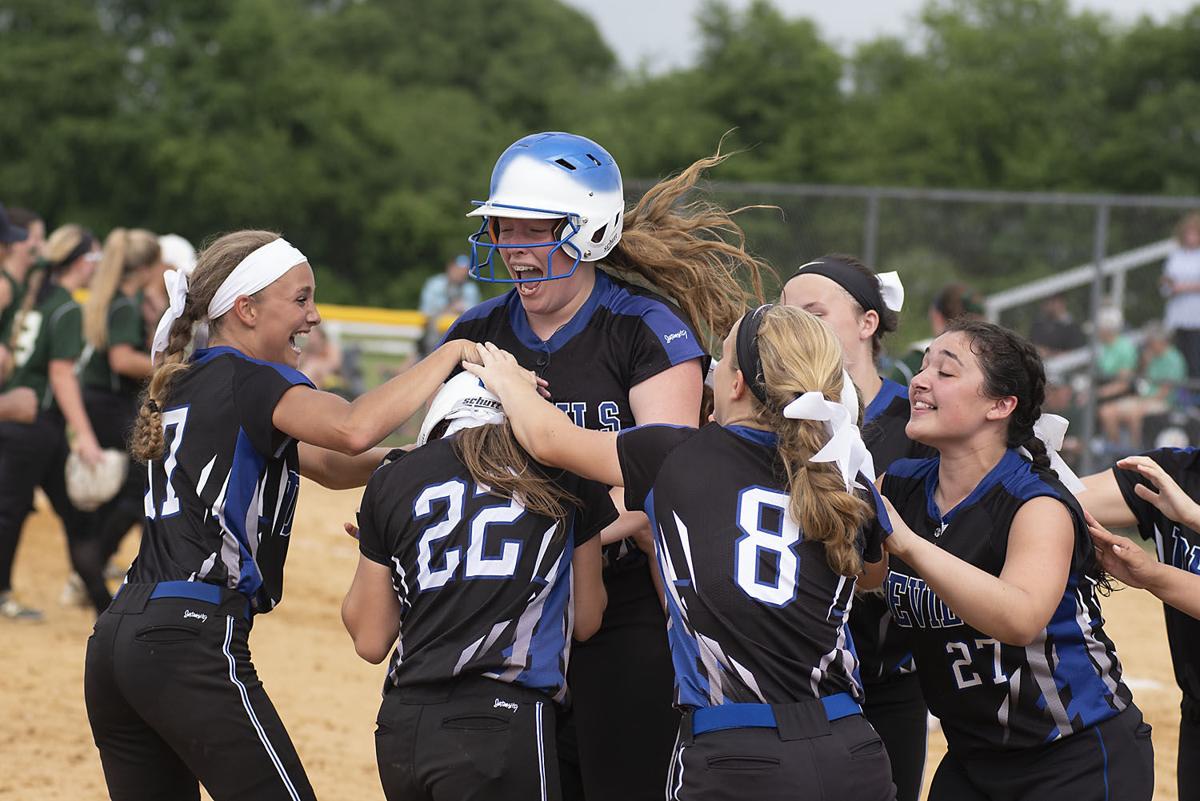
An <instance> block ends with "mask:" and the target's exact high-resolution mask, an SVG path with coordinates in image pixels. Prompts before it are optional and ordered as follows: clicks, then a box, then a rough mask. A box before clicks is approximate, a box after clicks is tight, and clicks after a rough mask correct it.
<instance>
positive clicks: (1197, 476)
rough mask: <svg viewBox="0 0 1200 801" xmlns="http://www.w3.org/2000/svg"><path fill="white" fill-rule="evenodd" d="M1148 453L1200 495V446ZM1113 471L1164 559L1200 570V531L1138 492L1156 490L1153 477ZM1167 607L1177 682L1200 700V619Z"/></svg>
mask: <svg viewBox="0 0 1200 801" xmlns="http://www.w3.org/2000/svg"><path fill="white" fill-rule="evenodd" d="M1144 455H1145V456H1148V457H1150V458H1151V459H1153V460H1154V461H1156V462H1158V464H1159V465H1161V466H1162V469H1163V470H1164V471H1166V473H1167V475H1169V476H1170V477H1171V478H1173V479H1175V481H1176V482H1177V483H1178V484H1179V486H1180V487H1181V488H1182V489H1183V491H1184V492H1186V493H1187V494H1188V497H1189V498H1200V449H1197V448H1162V449H1161V450H1156V451H1150V452H1149V453H1147V454H1144ZM1112 470H1113V476H1115V477H1116V479H1117V486H1118V487H1120V488H1121V495H1123V496H1124V498H1125V503H1126V504H1128V506H1129V508H1130V509H1131V510H1132V511H1133V515H1134V517H1135V518H1137V527H1138V533H1139V534H1141V535H1142V537H1144V538H1145V539H1148V540H1154V546H1155V549H1156V550H1157V551H1158V559H1159V561H1160V562H1163V563H1164V564H1168V565H1172V566H1173V567H1177V568H1179V569H1180V570H1186V571H1188V572H1189V573H1200V532H1198V531H1196V530H1195V529H1191V528H1188V527H1187V526H1183V525H1180V524H1179V523H1176V522H1175V521H1173V520H1171V519H1170V518H1168V517H1167V516H1166V515H1164V514H1163V513H1162V512H1160V511H1158V509H1156V508H1154V505H1153V504H1151V503H1148V502H1147V501H1144V500H1142V499H1141V498H1139V497H1138V496H1137V494H1136V493H1134V491H1133V488H1134V487H1136V486H1137V485H1138V484H1145V485H1146V486H1148V487H1150V488H1151V489H1154V485H1153V484H1151V483H1150V481H1149V480H1147V479H1145V478H1143V477H1142V476H1140V475H1139V474H1138V473H1137V472H1136V471H1134V470H1122V469H1121V468H1119V467H1114V468H1113V469H1112ZM1163 610H1164V612H1165V613H1166V618H1167V642H1168V643H1169V644H1170V646H1171V661H1172V662H1173V663H1174V665H1175V681H1176V682H1177V683H1178V684H1179V689H1181V690H1183V693H1184V695H1186V696H1188V697H1189V698H1191V699H1193V700H1200V621H1197V620H1196V619H1195V618H1193V617H1191V616H1189V615H1186V614H1184V613H1183V612H1180V611H1179V610H1178V609H1176V608H1175V607H1173V606H1168V605H1167V604H1163Z"/></svg>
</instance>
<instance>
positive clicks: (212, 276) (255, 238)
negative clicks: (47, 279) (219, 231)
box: [129, 231, 279, 462]
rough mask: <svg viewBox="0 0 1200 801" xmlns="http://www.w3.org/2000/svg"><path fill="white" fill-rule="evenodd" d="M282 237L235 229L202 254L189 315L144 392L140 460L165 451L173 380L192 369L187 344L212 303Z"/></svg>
mask: <svg viewBox="0 0 1200 801" xmlns="http://www.w3.org/2000/svg"><path fill="white" fill-rule="evenodd" d="M278 238H279V234H277V233H275V232H274V231H234V232H233V233H231V234H225V235H224V236H222V237H220V238H218V239H217V240H216V241H214V242H213V243H212V244H211V245H209V246H208V247H207V248H205V249H204V252H203V253H201V254H200V258H199V260H198V261H197V262H196V269H195V271H194V272H193V273H192V276H191V278H190V279H189V281H188V293H187V303H186V304H185V305H184V307H183V315H182V316H180V318H179V319H178V320H176V321H175V324H174V325H172V326H171V333H170V338H169V339H168V341H167V349H166V352H164V353H163V355H162V357H161V361H159V362H158V365H157V366H156V367H155V370H154V375H152V376H151V377H150V384H149V386H147V387H146V391H145V392H144V393H143V394H142V405H141V409H139V410H138V418H137V422H136V423H135V424H134V428H133V436H132V438H131V440H130V444H129V451H130V453H131V454H133V457H134V458H135V459H137V460H139V461H142V462H148V461H150V460H151V459H157V458H158V457H159V456H161V455H162V452H163V426H162V410H163V408H164V407H165V406H166V403H167V399H168V397H169V396H170V390H171V382H172V381H174V380H175V378H176V377H178V376H179V375H180V374H181V373H183V372H184V371H185V370H187V369H188V362H187V348H188V346H189V345H191V344H192V329H193V328H194V327H195V325H196V323H198V322H200V321H201V320H203V319H205V318H206V317H207V316H208V304H209V302H210V301H212V298H213V295H215V294H217V290H218V289H220V287H221V284H222V283H223V282H224V281H225V279H226V278H228V277H229V274H230V273H232V272H233V270H234V268H235V267H237V266H238V264H239V263H240V262H241V261H242V259H244V258H246V257H247V256H249V255H250V254H251V253H253V252H254V251H255V250H257V249H258V248H260V247H262V246H263V245H265V244H267V243H268V242H272V241H274V240H276V239H278ZM208 325H209V334H210V335H211V334H215V333H216V332H217V330H218V328H219V327H220V320H211V321H209V324H208Z"/></svg>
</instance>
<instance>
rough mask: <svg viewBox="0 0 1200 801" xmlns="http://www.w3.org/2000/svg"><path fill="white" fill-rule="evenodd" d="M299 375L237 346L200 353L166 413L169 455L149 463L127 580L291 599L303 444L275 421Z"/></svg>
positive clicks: (270, 600)
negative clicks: (288, 562)
mask: <svg viewBox="0 0 1200 801" xmlns="http://www.w3.org/2000/svg"><path fill="white" fill-rule="evenodd" d="M298 384H303V385H305V386H310V387H311V386H312V383H311V382H310V381H309V380H308V379H307V378H306V377H305V376H304V374H303V373H301V372H300V371H298V370H294V369H292V368H291V367H287V366H285V365H282V364H275V363H272V362H264V361H259V360H257V359H251V358H250V357H248V356H246V355H244V354H242V353H241V352H240V351H238V350H235V349H234V348H230V347H215V348H208V349H205V350H198V351H196V353H195V354H194V355H193V356H192V363H191V367H190V368H189V369H188V370H186V371H184V372H183V373H182V374H181V375H179V376H178V377H176V378H175V380H174V382H173V383H172V385H171V394H170V398H169V400H168V401H167V404H166V407H165V408H164V409H163V412H162V420H163V440H164V443H165V446H164V451H163V455H162V456H160V457H159V458H157V459H154V460H152V461H150V462H149V463H148V464H147V466H146V467H147V491H146V496H145V507H146V526H145V533H144V534H143V535H142V544H141V549H140V550H139V552H138V556H137V559H136V560H135V561H134V563H133V566H132V567H131V568H130V570H129V576H128V581H129V582H131V583H133V582H146V583H151V582H158V581H178V580H186V581H203V582H207V583H209V584H217V585H220V586H222V587H226V588H228V589H231V590H237V591H238V592H240V593H242V594H243V595H245V596H246V597H247V598H248V599H249V600H250V603H251V608H252V609H253V610H254V611H255V612H269V611H270V610H271V609H272V608H273V607H274V606H275V605H276V604H277V603H279V600H280V598H281V597H282V596H283V563H284V560H285V559H286V557H287V547H288V540H289V536H290V534H291V528H292V515H293V514H294V513H295V511H296V498H297V494H298V492H299V489H300V472H299V470H300V459H299V455H298V453H297V444H296V440H294V439H292V438H291V437H289V436H287V435H286V434H284V433H283V432H281V431H279V430H278V429H277V428H275V426H274V424H272V422H271V417H272V415H273V414H274V412H275V406H276V404H278V403H279V399H280V398H281V397H283V394H284V393H285V392H287V391H288V390H289V389H291V388H292V387H294V386H296V385H298Z"/></svg>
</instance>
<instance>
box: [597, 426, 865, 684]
mask: <svg viewBox="0 0 1200 801" xmlns="http://www.w3.org/2000/svg"><path fill="white" fill-rule="evenodd" d="M617 452H618V455H619V457H620V463H621V473H622V475H623V477H624V481H625V499H626V503H627V504H628V505H629V508H630V509H642V510H644V511H645V512H646V514H648V515H649V516H650V521H651V524H652V526H653V528H654V534H655V543H656V550H657V553H658V563H659V569H660V571H661V573H662V577H663V585H664V587H665V588H666V593H667V611H668V624H667V638H668V640H669V642H670V646H671V659H672V661H673V663H674V666H675V693H676V696H675V698H676V703H677V705H679V706H681V707H707V706H719V705H722V704H730V703H769V704H786V703H794V702H798V701H802V700H806V699H812V698H820V697H824V696H827V695H833V694H837V693H843V692H845V693H850V694H852V695H853V696H854V697H855V698H858V699H860V700H861V699H862V695H863V694H862V689H861V687H860V686H859V683H858V681H857V680H856V679H855V671H856V669H857V664H858V663H857V659H856V657H855V655H854V650H853V645H852V644H851V641H850V637H849V633H848V630H847V627H846V613H847V612H848V610H849V608H850V605H851V602H852V599H853V597H854V587H855V583H856V580H855V579H853V578H847V577H843V576H839V575H838V574H837V573H835V572H834V571H833V570H831V569H830V568H829V565H828V564H827V563H826V560H825V546H824V545H822V544H820V543H816V542H810V541H808V540H806V539H805V538H804V533H803V532H802V531H801V530H800V527H799V525H798V524H797V523H796V521H795V520H794V519H793V518H792V517H791V516H790V515H789V514H788V513H787V508H788V503H789V500H788V493H787V489H786V486H787V484H786V478H785V477H784V475H783V471H782V467H781V466H780V465H779V464H778V457H777V454H776V450H775V435H774V434H773V433H770V432H766V431H758V430H755V429H750V428H743V427H741V426H729V427H723V426H720V425H718V424H716V423H710V424H708V425H706V426H704V427H703V428H700V429H694V428H684V427H676V426H665V425H647V426H639V427H637V428H633V429H630V430H628V431H623V432H622V433H621V435H620V437H619V438H618V439H617ZM881 539H882V531H881V529H880V528H879V527H878V526H877V525H872V526H871V527H870V528H869V530H868V531H867V532H866V533H865V534H864V535H863V538H862V540H861V541H860V548H861V549H862V551H863V555H864V557H865V558H866V559H867V560H868V561H872V562H874V561H878V560H879V559H881V558H882V553H881V551H880V543H881Z"/></svg>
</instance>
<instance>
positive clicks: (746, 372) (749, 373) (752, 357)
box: [737, 303, 775, 406]
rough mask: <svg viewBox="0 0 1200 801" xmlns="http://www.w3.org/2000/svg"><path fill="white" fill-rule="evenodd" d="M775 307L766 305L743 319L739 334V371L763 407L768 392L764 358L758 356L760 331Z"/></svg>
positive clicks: (770, 304) (769, 304) (771, 304)
mask: <svg viewBox="0 0 1200 801" xmlns="http://www.w3.org/2000/svg"><path fill="white" fill-rule="evenodd" d="M773 305H775V304H773V303H766V304H764V305H762V306H759V307H758V308H757V309H755V310H754V311H752V312H750V313H749V314H747V315H745V316H744V317H742V324H741V325H740V326H738V333H737V360H738V369H740V370H741V371H742V376H744V377H745V379H746V385H747V386H749V387H750V391H751V392H752V393H754V397H756V398H758V402H759V403H761V404H762V405H763V406H766V405H767V390H766V389H765V388H764V387H763V377H762V358H761V357H760V356H759V354H758V329H759V326H761V325H762V319H763V317H764V316H766V312H767V309H769V308H771V307H772V306H773Z"/></svg>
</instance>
